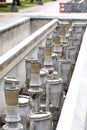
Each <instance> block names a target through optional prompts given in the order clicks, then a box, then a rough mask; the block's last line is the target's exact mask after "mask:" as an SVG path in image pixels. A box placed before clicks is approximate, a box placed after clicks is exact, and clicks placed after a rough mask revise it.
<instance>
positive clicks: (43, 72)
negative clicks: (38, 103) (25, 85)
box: [40, 68, 48, 95]
mask: <svg viewBox="0 0 87 130" xmlns="http://www.w3.org/2000/svg"><path fill="white" fill-rule="evenodd" d="M40 78H41V88H43V95H45V94H46V80H47V78H48V70H47V69H45V68H42V69H40Z"/></svg>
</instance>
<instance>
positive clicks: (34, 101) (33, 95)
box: [28, 88, 43, 113]
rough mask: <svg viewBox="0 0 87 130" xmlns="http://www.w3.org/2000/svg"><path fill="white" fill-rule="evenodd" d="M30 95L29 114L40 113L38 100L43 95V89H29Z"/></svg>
mask: <svg viewBox="0 0 87 130" xmlns="http://www.w3.org/2000/svg"><path fill="white" fill-rule="evenodd" d="M28 92H29V95H30V101H31V113H35V112H39V111H40V98H41V95H42V94H43V89H42V88H38V89H36V90H35V89H32V88H30V89H29V90H28Z"/></svg>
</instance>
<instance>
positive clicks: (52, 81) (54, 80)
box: [46, 78, 63, 84]
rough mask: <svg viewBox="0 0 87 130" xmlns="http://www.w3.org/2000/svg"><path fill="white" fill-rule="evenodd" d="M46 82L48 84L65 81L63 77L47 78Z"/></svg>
mask: <svg viewBox="0 0 87 130" xmlns="http://www.w3.org/2000/svg"><path fill="white" fill-rule="evenodd" d="M46 82H47V83H48V84H61V83H62V82H63V80H62V78H58V79H47V80H46Z"/></svg>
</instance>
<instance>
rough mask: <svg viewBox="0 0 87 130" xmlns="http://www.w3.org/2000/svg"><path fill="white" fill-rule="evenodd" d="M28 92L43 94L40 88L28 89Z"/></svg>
mask: <svg viewBox="0 0 87 130" xmlns="http://www.w3.org/2000/svg"><path fill="white" fill-rule="evenodd" d="M28 92H29V93H31V94H38V93H43V89H42V88H38V89H33V88H30V89H28Z"/></svg>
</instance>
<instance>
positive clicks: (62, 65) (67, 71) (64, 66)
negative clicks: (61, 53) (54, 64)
mask: <svg viewBox="0 0 87 130" xmlns="http://www.w3.org/2000/svg"><path fill="white" fill-rule="evenodd" d="M58 74H59V77H60V78H62V80H63V85H64V84H66V86H65V88H64V90H66V89H67V87H68V84H69V81H70V78H71V60H62V59H61V60H58Z"/></svg>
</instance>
